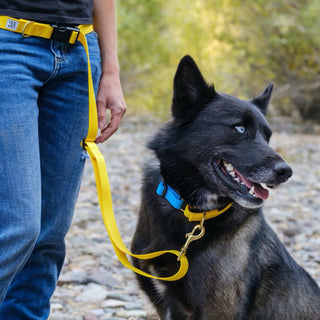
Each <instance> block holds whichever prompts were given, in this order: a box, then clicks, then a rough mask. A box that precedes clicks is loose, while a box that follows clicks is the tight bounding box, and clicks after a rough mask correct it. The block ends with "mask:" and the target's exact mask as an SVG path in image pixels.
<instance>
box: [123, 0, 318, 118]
mask: <svg viewBox="0 0 320 320" xmlns="http://www.w3.org/2000/svg"><path fill="white" fill-rule="evenodd" d="M117 10H118V32H119V56H120V64H121V68H122V82H123V85H124V90H125V95H126V99H127V103H128V106H129V108H132V109H134V111H135V112H147V111H151V112H152V113H154V114H156V115H160V116H164V115H167V114H168V112H169V106H170V98H171V95H172V80H173V76H174V73H175V69H176V66H177V64H178V62H179V60H180V59H181V58H182V57H183V56H184V55H185V54H190V55H191V56H193V57H194V59H195V60H196V62H197V63H198V64H199V67H200V68H201V70H202V71H203V73H204V75H205V77H206V78H207V79H209V80H212V81H214V83H215V86H216V88H217V90H218V91H224V92H227V93H230V94H236V95H238V96H239V95H240V96H242V97H244V98H251V97H252V96H253V95H257V94H258V93H259V92H260V91H262V89H263V88H264V87H265V86H266V84H267V83H268V82H269V81H271V80H273V81H274V82H275V83H276V85H277V86H276V89H277V90H276V92H275V99H274V103H275V104H277V106H278V109H279V110H280V111H281V112H282V113H287V114H290V113H292V111H293V110H297V111H298V112H299V113H300V114H301V115H302V116H303V117H305V118H308V117H310V116H311V117H312V115H314V112H315V110H316V109H317V105H318V101H320V94H319V93H318V91H319V90H318V89H319V87H320V79H319V77H320V76H319V64H320V58H319V57H320V54H319V53H320V52H319V51H320V33H319V28H320V19H319V18H318V16H319V12H320V2H319V1H318V0H304V1H300V0H270V1H265V0H255V1H251V0H193V1H191V0H176V1H169V0H139V1H138V0H118V2H117ZM318 109H320V108H318ZM318 113H319V119H320V111H319V112H318Z"/></svg>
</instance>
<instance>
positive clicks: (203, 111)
mask: <svg viewBox="0 0 320 320" xmlns="http://www.w3.org/2000/svg"><path fill="white" fill-rule="evenodd" d="M272 89H273V84H272V83H271V84H269V85H268V86H267V88H266V89H265V90H264V92H263V93H262V94H260V95H259V96H258V97H257V98H255V99H253V100H251V101H245V100H240V99H238V98H235V97H232V96H229V95H226V94H221V93H217V92H216V91H215V89H214V86H213V85H211V86H210V85H208V84H207V83H206V82H205V80H204V78H203V76H202V74H201V72H200V71H199V69H198V67H197V65H196V64H195V62H194V61H193V59H192V58H191V57H189V56H186V57H184V58H183V59H182V60H181V62H180V64H179V66H178V69H177V72H176V75H175V79H174V94H173V100H172V115H173V121H172V122H170V123H169V124H167V125H166V126H165V128H164V129H162V130H161V131H160V133H159V134H157V135H156V137H155V138H154V140H153V141H152V142H151V143H150V144H149V147H150V148H151V149H153V150H155V152H156V154H157V156H158V158H159V160H160V165H161V174H162V176H163V178H164V180H165V182H166V183H168V184H169V185H170V186H171V187H173V188H174V189H176V191H178V192H179V194H180V195H181V197H182V198H184V199H185V200H186V201H187V202H188V203H189V204H190V205H192V206H195V207H197V208H199V209H202V210H211V209H212V208H213V207H214V206H216V205H217V201H218V199H219V198H221V197H223V198H230V199H232V200H233V201H235V202H237V203H238V204H239V205H241V206H243V207H247V208H257V207H260V206H261V205H262V203H263V200H265V199H266V198H268V190H267V186H268V187H269V188H270V187H275V186H277V185H278V184H280V183H283V182H285V181H287V180H288V179H289V177H290V176H291V175H292V170H291V168H290V167H289V165H288V164H287V163H286V162H285V161H284V160H283V159H282V158H281V157H280V155H279V154H278V153H277V152H276V151H275V150H274V149H272V148H271V147H270V146H269V145H268V142H269V139H270V137H271V129H270V127H269V125H268V123H267V121H266V118H265V114H266V111H267V107H268V104H269V101H270V97H271V93H272Z"/></svg>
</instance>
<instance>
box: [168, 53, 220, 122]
mask: <svg viewBox="0 0 320 320" xmlns="http://www.w3.org/2000/svg"><path fill="white" fill-rule="evenodd" d="M215 94H216V93H215V90H214V87H213V86H209V85H208V84H207V83H206V82H205V80H204V78H203V76H202V74H201V72H200V70H199V68H198V66H197V65H196V63H195V62H194V60H193V59H192V58H191V57H190V56H185V57H184V58H182V60H181V61H180V63H179V65H178V69H177V72H176V75H175V77H174V90H173V100H172V115H173V116H174V118H176V119H188V118H190V117H191V116H192V115H194V114H196V113H198V112H199V111H200V110H201V109H202V108H203V107H204V106H205V105H206V104H207V103H208V102H209V101H210V100H212V99H213V98H214V96H215Z"/></svg>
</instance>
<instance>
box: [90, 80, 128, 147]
mask: <svg viewBox="0 0 320 320" xmlns="http://www.w3.org/2000/svg"><path fill="white" fill-rule="evenodd" d="M106 109H109V110H110V114H111V118H110V121H109V122H108V123H107V113H106ZM126 110H127V106H126V103H125V101H124V97H123V93H122V88H121V83H120V79H119V77H118V76H114V75H108V74H106V75H102V77H101V79H100V84H99V88H98V94H97V113H98V127H99V129H101V134H100V135H99V136H98V137H97V138H96V140H95V142H96V143H102V142H104V141H106V140H107V139H108V138H110V137H111V136H112V135H113V134H114V133H115V132H116V131H117V130H118V128H119V125H120V122H121V119H122V117H123V116H124V114H125V112H126Z"/></svg>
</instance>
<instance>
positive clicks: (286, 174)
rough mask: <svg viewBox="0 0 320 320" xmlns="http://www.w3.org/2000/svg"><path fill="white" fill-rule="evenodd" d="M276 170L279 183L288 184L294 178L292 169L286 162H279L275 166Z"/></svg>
mask: <svg viewBox="0 0 320 320" xmlns="http://www.w3.org/2000/svg"><path fill="white" fill-rule="evenodd" d="M274 170H275V172H276V174H277V178H278V181H279V183H281V182H286V181H287V180H288V179H289V178H290V177H291V176H292V173H293V172H292V169H291V168H290V166H289V165H288V164H287V163H286V162H284V161H278V162H276V163H275V164H274Z"/></svg>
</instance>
